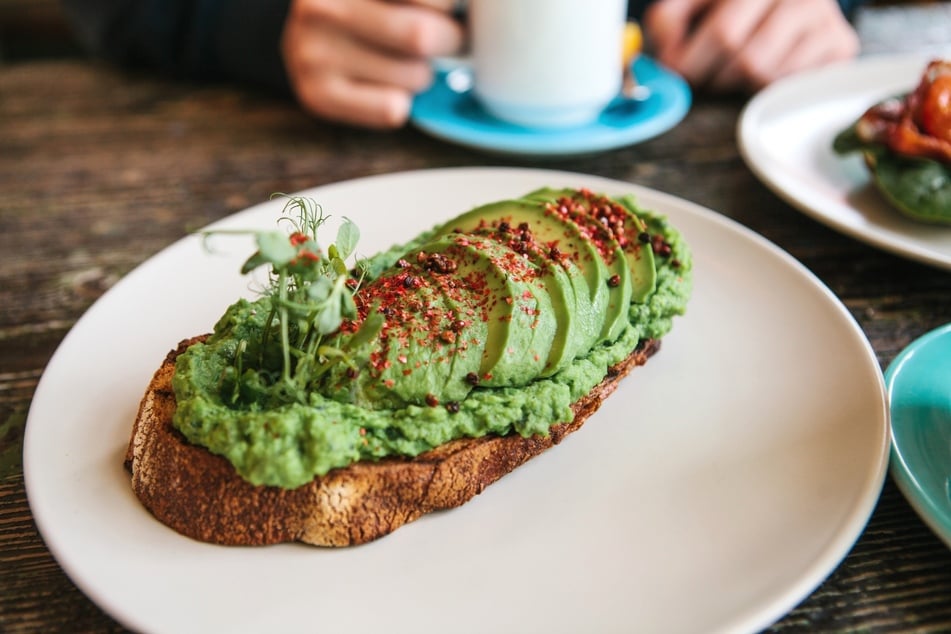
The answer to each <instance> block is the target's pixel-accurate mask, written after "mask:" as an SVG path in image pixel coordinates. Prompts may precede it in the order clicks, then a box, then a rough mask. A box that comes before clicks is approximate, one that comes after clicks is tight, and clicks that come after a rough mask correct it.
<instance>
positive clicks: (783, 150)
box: [738, 55, 951, 269]
mask: <svg viewBox="0 0 951 634" xmlns="http://www.w3.org/2000/svg"><path fill="white" fill-rule="evenodd" d="M927 63H928V58H927V57H922V56H921V55H903V56H872V57H865V58H859V59H858V60H856V61H853V62H848V63H844V64H837V65H833V66H828V67H826V68H823V69H820V70H817V71H811V72H807V73H803V74H800V75H795V76H793V77H790V78H788V79H784V80H782V81H779V82H776V83H775V84H773V85H771V86H770V87H769V88H767V89H765V90H764V91H762V92H760V93H759V94H757V95H756V96H755V97H754V98H753V99H752V100H751V101H750V103H749V104H748V105H747V107H746V108H745V109H744V111H743V114H742V115H741V117H740V123H739V128H738V138H739V146H740V151H741V152H742V154H743V157H744V159H745V160H746V163H747V165H749V167H750V169H751V170H752V171H753V172H754V173H755V174H756V175H757V176H758V177H759V178H760V180H762V181H763V182H764V183H765V184H766V185H767V186H768V187H770V188H771V189H772V190H773V191H774V192H776V193H777V194H778V195H779V196H781V197H782V198H784V199H785V200H786V201H788V202H789V203H790V204H791V205H793V206H795V207H797V208H799V209H800V210H802V211H804V212H805V213H806V214H808V215H810V216H812V217H813V218H815V219H816V220H818V221H820V222H823V223H825V224H827V225H828V226H830V227H832V228H833V229H836V230H838V231H841V232H842V233H844V234H846V235H849V236H852V237H853V238H856V239H858V240H861V241H864V242H866V243H867V244H870V245H872V246H875V247H878V248H880V249H883V250H886V251H890V252H892V253H895V254H897V255H901V256H903V257H906V258H910V259H913V260H917V261H919V262H924V263H926V264H930V265H932V266H936V267H941V268H947V269H951V227H941V226H933V225H926V224H921V223H916V222H913V221H911V220H908V219H906V218H905V217H904V216H902V215H901V214H899V213H898V212H897V211H895V210H894V209H893V208H891V207H890V206H889V205H888V204H887V203H886V202H885V201H884V199H883V198H882V197H881V196H880V195H879V193H878V191H877V190H875V188H874V186H873V185H872V184H871V182H870V181H871V178H870V176H869V174H868V171H867V170H866V169H865V165H864V164H863V162H862V159H861V157H860V156H859V155H857V154H856V155H851V156H846V157H842V156H839V155H837V154H835V153H834V152H833V151H832V140H833V139H834V138H835V135H836V134H838V133H839V132H840V131H841V130H843V129H845V128H847V127H848V126H849V125H851V124H852V123H853V122H854V121H855V120H856V119H857V118H858V117H859V116H860V115H861V114H862V113H863V112H865V110H866V109H868V107H869V106H871V105H873V104H874V103H876V102H878V101H881V100H882V99H884V98H886V97H889V96H892V95H896V94H901V93H903V92H907V91H909V90H911V89H913V88H914V87H915V85H917V83H918V80H919V78H920V77H921V73H922V71H923V70H924V68H925V66H926V65H927Z"/></svg>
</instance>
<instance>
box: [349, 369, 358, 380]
mask: <svg viewBox="0 0 951 634" xmlns="http://www.w3.org/2000/svg"><path fill="white" fill-rule="evenodd" d="M359 374H360V370H358V369H356V368H347V378H348V379H350V380H351V381H352V380H353V379H355V378H357V376H359Z"/></svg>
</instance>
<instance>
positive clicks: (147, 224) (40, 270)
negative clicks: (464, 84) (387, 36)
mask: <svg viewBox="0 0 951 634" xmlns="http://www.w3.org/2000/svg"><path fill="white" fill-rule="evenodd" d="M742 105H743V101H742V100H740V99H730V98H724V99H708V98H704V99H700V100H699V101H698V102H697V103H696V104H695V107H694V108H693V110H692V111H691V112H690V114H689V115H688V116H687V118H686V120H685V121H684V122H683V124H682V125H680V126H678V127H677V128H675V129H674V130H672V131H670V132H669V133H667V134H665V135H663V136H661V137H659V138H657V139H654V140H652V141H650V142H647V143H644V144H641V145H637V146H635V147H630V148H625V149H620V150H617V151H612V152H608V153H604V154H600V155H597V156H589V157H582V158H573V159H570V160H558V161H551V162H548V163H545V164H544V166H548V167H551V168H557V169H567V170H571V171H578V172H586V173H591V174H597V175H600V176H605V177H610V178H614V179H619V180H623V181H629V182H632V183H637V184H640V185H645V186H648V187H652V188H656V189H659V190H662V191H667V192H671V193H675V194H677V195H679V196H681V197H684V198H687V199H689V200H692V201H694V202H697V203H699V204H701V205H704V206H706V207H709V208H711V209H715V210H718V211H719V212H721V213H723V214H724V215H726V216H729V217H730V218H733V219H735V220H737V221H739V222H740V223H742V224H744V225H746V226H748V227H750V228H752V229H753V230H755V231H757V232H759V233H761V234H762V235H764V236H765V237H766V238H768V239H769V240H771V241H773V242H775V243H776V244H778V245H779V246H780V247H782V248H783V249H785V250H787V251H788V252H789V253H791V254H792V255H793V256H794V257H795V258H797V259H798V260H800V261H801V262H802V263H804V264H805V265H806V266H807V267H808V268H809V269H810V270H811V271H813V272H814V273H815V274H816V275H817V276H818V277H819V278H820V279H821V280H822V281H824V282H825V283H826V284H827V285H828V286H829V287H830V288H831V289H832V290H833V291H834V292H835V293H836V294H837V295H838V296H839V297H840V298H841V299H842V301H843V302H844V303H845V305H846V306H847V307H848V309H849V310H850V311H851V313H852V314H853V315H854V317H855V318H856V319H857V320H858V322H859V324H860V325H861V327H862V328H863V329H864V331H865V333H866V334H867V336H868V338H869V339H870V341H871V343H872V346H873V347H874V350H875V352H876V354H877V356H878V360H879V362H880V364H881V366H882V367H883V368H884V367H885V366H886V365H887V364H888V363H889V362H890V361H891V360H892V359H893V358H894V357H895V356H896V354H897V353H898V352H899V351H900V350H901V349H902V348H903V347H904V346H906V345H907V344H909V343H910V342H911V341H912V340H913V339H914V338H916V337H917V336H919V335H921V334H923V333H925V332H926V331H928V330H930V329H932V328H935V327H937V326H939V325H942V324H944V323H947V322H951V292H949V288H951V273H949V272H947V271H942V270H937V269H934V268H928V267H926V266H923V265H920V264H916V263H914V262H911V261H908V260H905V259H901V258H899V257H896V256H893V255H889V254H887V253H884V252H882V251H879V250H876V249H874V248H871V247H869V246H866V245H864V244H862V243H860V242H857V241H855V240H852V239H850V238H847V237H844V236H843V235H840V234H838V233H836V232H834V231H832V230H830V229H827V228H826V227H825V226H823V225H820V224H817V223H816V222H814V221H812V220H811V219H809V218H807V217H806V216H804V215H803V214H801V213H799V212H797V211H795V210H794V209H793V208H791V207H790V206H789V205H787V204H785V203H784V202H782V201H781V200H780V199H779V198H777V197H776V196H775V195H773V194H772V193H771V192H770V191H769V190H767V189H766V188H765V187H764V186H763V185H761V184H760V183H759V182H758V181H757V180H756V179H755V178H754V177H753V175H752V174H751V172H750V171H749V170H748V169H747V167H746V166H745V164H744V163H743V161H742V160H741V158H740V156H739V154H738V151H737V147H736V143H735V140H734V129H735V124H736V122H737V117H738V115H739V113H740V109H741V107H742ZM484 164H495V165H512V166H518V165H533V166H537V165H538V163H537V162H531V161H523V160H518V159H503V158H499V157H491V156H487V155H484V154H479V153H476V152H473V151H469V150H467V149H463V148H460V147H456V146H453V145H449V144H446V143H442V142H440V141H437V140H434V139H431V138H429V137H427V136H425V135H423V134H421V133H419V132H417V131H416V130H414V129H412V128H407V129H403V130H400V131H397V132H392V133H379V132H368V131H361V130H354V129H349V128H345V127H337V126H333V125H326V124H323V123H319V122H316V121H313V120H311V119H308V118H307V117H306V116H304V115H303V114H302V113H301V112H299V111H298V110H297V108H296V107H295V106H294V105H293V104H292V103H288V102H284V101H281V100H276V99H274V98H271V97H267V96H262V95H254V94H248V93H245V92H240V91H237V90H234V89H231V88H228V87H198V86H191V85H187V84H181V83H173V82H170V81H163V80H160V79H156V78H151V77H147V76H142V75H135V74H123V73H120V72H117V71H115V70H112V69H109V68H105V67H97V66H95V65H90V64H87V63H84V62H81V61H53V62H30V63H19V64H14V65H10V66H7V67H6V68H0V631H5V632H52V631H82V632H112V631H122V628H121V626H119V625H118V624H117V623H115V622H114V621H113V620H112V619H110V618H109V617H108V616H107V615H105V614H104V613H103V612H101V611H100V610H99V609H98V608H97V607H96V606H95V605H94V604H93V603H92V602H91V601H90V600H88V599H87V598H86V597H85V596H84V595H83V594H82V593H80V592H79V590H77V589H76V587H75V586H74V585H73V584H72V583H71V582H70V580H69V579H68V578H67V577H66V575H65V574H64V573H63V572H62V570H61V569H60V568H59V566H58V565H57V563H56V562H55V561H54V559H53V558H52V556H51V555H50V553H49V552H48V550H47V549H46V548H45V546H44V544H43V541H42V540H41V538H40V536H39V534H38V533H37V530H36V528H35V526H34V523H33V520H32V518H31V515H30V510H29V507H28V505H27V500H26V495H25V491H24V481H23V473H22V468H21V465H20V451H21V438H22V433H23V426H24V423H25V419H26V414H27V411H28V409H29V407H30V400H31V397H32V395H33V392H34V389H35V387H36V384H37V381H38V379H39V378H40V375H41V374H42V372H43V369H44V367H45V365H46V364H47V362H48V360H49V358H50V356H51V354H52V353H53V351H54V350H55V349H56V347H57V345H58V344H59V343H60V341H61V340H62V339H63V337H64V335H65V334H66V333H67V332H68V331H69V329H70V327H71V326H72V325H73V324H74V323H75V322H76V320H77V319H78V318H79V317H80V316H81V315H82V314H83V312H84V311H85V310H86V309H87V308H88V307H89V306H90V305H91V304H92V303H93V302H94V301H95V300H96V299H97V298H98V297H99V296H100V295H102V294H103V293H104V292H105V291H106V290H108V289H109V287H110V286H112V285H113V284H114V283H115V282H116V281H117V280H119V279H120V278H121V277H122V276H123V275H125V274H126V273H128V272H129V271H131V270H132V269H133V268H135V267H136V266H137V265H138V264H140V263H141V262H143V261H144V260H146V259H147V258H148V257H150V256H151V255H153V254H155V253H156V252H157V251H159V250H160V249H161V248H163V247H164V246H166V245H168V244H170V243H171V242H173V241H175V240H177V239H178V238H180V237H181V236H183V235H184V234H186V233H187V232H188V231H189V230H191V229H193V228H195V227H198V226H201V225H204V224H206V223H208V222H210V221H213V220H215V219H218V218H221V217H223V216H226V215H228V214H230V213H232V212H235V211H238V210H240V209H242V208H245V207H246V206H249V205H251V204H254V203H257V202H259V201H262V200H263V199H265V198H266V197H267V196H268V194H269V193H271V192H275V191H296V190H300V189H304V188H307V187H312V186H316V185H321V184H324V183H330V182H334V181H340V180H345V179H350V178H355V177H361V176H367V175H370V174H379V173H385V172H393V171H402V170H409V169H419V168H431V167H444V166H468V165H484ZM130 581H131V580H130ZM853 629H859V630H863V631H899V630H906V631H919V632H920V631H934V632H937V631H951V551H949V550H948V549H947V548H946V547H945V546H944V545H943V544H942V543H941V542H940V541H939V540H938V539H937V538H936V537H935V536H934V535H933V534H932V533H931V532H930V531H929V530H928V529H927V528H926V527H925V525H924V524H923V523H922V521H921V520H920V519H919V518H918V516H917V515H916V514H915V513H914V512H913V511H912V509H911V508H910V507H909V505H908V504H907V503H906V501H905V499H904V498H903V497H902V495H901V494H900V493H899V492H898V490H897V488H896V487H895V486H894V484H893V483H892V482H891V480H890V479H889V480H888V481H887V482H886V484H885V487H884V490H883V491H882V495H881V498H880V500H879V502H878V505H877V507H876V509H875V511H874V514H873V515H872V517H871V520H870V522H869V524H868V527H867V529H866V530H865V532H864V534H863V535H862V536H861V538H860V539H859V541H858V543H857V544H856V545H855V547H854V548H853V550H852V551H851V553H850V554H849V556H848V557H847V558H846V559H845V560H844V561H843V562H842V564H841V565H840V566H839V567H838V568H837V569H836V570H835V572H834V573H833V574H832V575H831V577H830V578H829V579H828V580H826V581H825V582H824V583H823V584H822V585H821V587H819V588H818V589H817V590H816V591H815V592H814V593H813V594H812V595H811V596H810V597H808V598H807V599H806V600H805V601H804V602H803V603H802V604H801V605H800V606H799V607H797V608H796V609H795V610H794V611H793V612H792V613H790V614H789V615H787V616H786V617H785V618H784V619H782V620H781V621H780V622H779V623H777V624H776V625H775V626H774V631H809V632H812V631H819V630H822V631H828V630H853Z"/></svg>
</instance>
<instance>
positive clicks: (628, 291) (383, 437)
mask: <svg viewBox="0 0 951 634" xmlns="http://www.w3.org/2000/svg"><path fill="white" fill-rule="evenodd" d="M316 224H319V223H314V228H316ZM275 240H276V238H275V236H274V235H272V234H271V235H269V236H265V237H264V238H261V237H260V236H259V240H258V243H259V245H260V247H261V248H260V250H259V252H258V253H257V254H255V256H252V258H251V259H250V260H249V263H248V264H247V265H246V266H245V270H248V269H250V268H253V267H254V266H256V265H258V264H261V263H270V264H271V265H272V266H273V267H274V271H275V272H274V274H272V277H273V278H275V279H278V280H279V283H278V284H277V288H276V290H274V291H273V292H270V293H266V294H264V295H263V296H262V297H260V298H258V299H256V300H254V301H248V300H240V301H238V302H236V303H235V304H234V305H232V306H231V307H230V308H229V309H228V310H227V312H226V313H225V314H224V315H223V316H222V317H221V319H220V320H219V321H218V323H217V324H216V325H215V328H214V332H213V333H212V334H211V335H210V336H209V337H208V338H207V339H206V340H205V341H204V342H202V343H197V344H194V345H192V346H191V347H190V348H189V349H188V350H187V351H186V352H185V353H183V354H181V355H180V356H179V357H178V360H177V363H176V367H175V375H174V380H173V387H174V390H175V396H176V402H177V409H176V413H175V417H174V420H173V424H174V425H175V427H176V428H177V429H178V430H179V431H181V432H182V433H183V434H184V435H185V437H186V438H187V439H188V440H189V441H191V442H193V443H196V444H199V445H202V446H204V447H206V448H207V449H208V450H210V451H212V452H213V453H216V454H219V455H222V456H224V457H225V458H227V459H228V460H229V461H230V462H231V463H232V464H233V465H234V467H235V469H236V470H237V472H238V473H239V474H240V475H241V476H242V477H244V478H245V479H246V480H248V481H250V482H252V483H254V484H265V485H272V486H279V487H284V488H295V487H297V486H300V485H302V484H305V483H307V482H309V481H310V480H312V479H313V478H314V477H315V476H320V475H323V474H325V473H327V472H328V471H330V470H331V469H334V468H338V467H345V466H347V465H350V464H352V463H353V462H356V461H359V460H375V459H379V458H382V457H385V456H416V455H418V454H420V453H423V452H425V451H427V450H429V449H432V448H433V447H436V446H438V445H441V444H444V443H446V442H448V441H450V440H453V439H456V438H461V437H479V436H483V435H486V434H499V435H505V434H511V433H518V434H521V435H522V436H531V435H538V434H541V435H545V434H547V433H548V431H549V428H550V427H551V426H552V425H554V424H557V423H560V422H566V421H568V420H570V419H571V418H572V412H571V409H570V406H571V404H572V403H574V402H575V401H577V400H578V399H579V398H581V397H582V396H584V395H585V394H586V393H588V392H589V391H590V390H591V389H592V388H594V387H595V386H596V385H597V384H598V383H600V382H601V381H602V380H603V379H604V377H605V376H606V374H607V372H608V369H609V368H610V367H611V366H613V365H615V364H617V363H619V362H620V361H622V360H623V359H625V358H626V357H627V356H628V355H629V354H630V353H631V352H632V351H633V350H634V349H635V348H636V347H637V345H638V343H639V342H640V341H642V340H644V339H649V338H660V337H661V336H663V335H664V334H665V333H666V332H667V331H668V330H669V329H670V327H671V322H672V319H673V317H674V316H675V315H679V314H682V313H683V312H684V310H685V307H686V303H687V300H688V297H689V295H690V290H691V277H690V272H691V259H690V253H689V251H688V249H687V246H686V245H685V244H684V242H683V240H682V238H681V236H680V234H679V233H677V231H676V230H675V229H674V228H673V227H671V226H670V225H669V224H668V223H667V221H666V219H665V218H663V217H660V216H658V215H656V214H653V213H650V212H646V211H644V210H640V209H638V208H637V207H636V205H635V203H634V201H633V200H632V199H630V198H620V199H610V198H607V197H605V196H601V195H598V194H594V193H592V192H589V191H587V190H549V189H545V190H539V191H537V192H532V193H530V194H528V195H526V196H525V197H523V198H521V199H518V200H512V201H500V202H498V203H493V204H492V205H486V206H484V207H480V208H477V209H474V210H472V211H470V212H468V213H466V214H463V215H462V216H460V217H458V218H455V219H453V220H452V221H450V222H448V223H446V224H444V225H441V226H438V227H436V228H434V229H433V230H431V231H428V232H426V233H425V234H423V235H421V236H419V237H417V238H416V239H414V240H413V241H411V242H410V243H408V244H406V245H401V246H396V247H393V248H391V249H390V250H388V251H386V252H384V253H381V254H378V255H376V256H374V257H373V258H370V259H369V260H368V261H366V262H364V263H362V265H361V267H360V272H361V273H360V275H359V276H358V275H354V274H355V273H356V272H357V271H356V270H350V271H346V270H345V269H342V268H341V267H340V266H339V264H338V265H336V266H335V267H329V268H328V267H327V266H325V267H324V269H320V270H322V271H325V272H326V271H328V270H329V271H330V276H329V278H328V277H326V276H324V275H315V274H311V273H310V271H311V269H309V268H305V267H308V266H311V265H312V264H313V263H316V262H321V261H322V262H325V263H326V262H328V261H332V260H333V259H334V258H336V257H337V256H339V251H340V249H338V248H337V247H338V246H339V244H340V243H341V242H350V241H351V237H350V234H349V233H348V234H347V235H346V236H344V238H343V239H341V236H340V235H338V243H337V245H334V246H331V248H330V249H328V253H327V254H326V255H325V254H323V252H321V251H320V250H319V249H318V248H317V247H316V237H315V236H313V235H310V236H308V235H306V232H301V231H297V232H294V233H293V234H291V235H290V236H289V238H283V241H284V242H288V243H289V244H290V245H291V246H292V247H293V249H291V250H288V249H286V248H285V247H284V244H283V243H282V241H281V240H277V242H274V241H275ZM269 241H271V242H269ZM275 244H276V245H277V246H274V245H275ZM269 245H270V246H269ZM344 251H345V252H350V251H352V245H348V246H347V247H346V248H345V249H344ZM275 252H277V253H279V254H281V255H280V257H276V258H275V257H273V255H274V253H275ZM344 256H345V253H344ZM313 266H316V264H313ZM295 280H296V286H295ZM344 288H346V289H352V290H353V293H352V295H351V294H350V293H349V292H343V289H344ZM295 292H296V293H297V294H296V295H295V294H294V293H295ZM301 297H304V298H305V299H307V298H309V300H310V301H311V302H312V306H319V307H320V309H319V310H318V309H317V308H308V306H311V304H308V303H307V302H303V301H302V300H301V299H300V298H301ZM328 306H332V308H333V309H332V310H329V309H328ZM328 315H329V316H328ZM295 342H296V343H295ZM300 377H304V378H303V379H302V380H296V379H298V378H300Z"/></svg>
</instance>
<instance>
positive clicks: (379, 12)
mask: <svg viewBox="0 0 951 634" xmlns="http://www.w3.org/2000/svg"><path fill="white" fill-rule="evenodd" d="M453 4H454V3H453V1H452V0H292V1H291V5H290V9H289V12H288V15H287V20H286V21H285V23H284V32H283V34H282V37H281V54H282V56H283V59H284V65H285V68H286V70H287V75H288V78H289V80H290V85H291V89H292V90H293V91H294V94H295V95H296V97H297V100H298V101H299V102H300V104H301V105H302V106H303V107H304V109H305V110H307V111H308V112H310V113H311V114H314V115H317V116H318V117H322V118H325V119H330V120H334V121H339V122H344V123H349V124H353V125H360V126H367V127H373V128H394V127H398V126H401V125H403V123H405V122H406V120H407V118H408V117H409V111H410V105H411V103H412V99H413V95H414V94H415V93H417V92H419V91H421V90H423V89H425V88H426V87H427V86H429V84H430V83H431V82H432V69H431V66H430V58H431V57H433V56H439V55H451V54H454V53H457V52H458V51H459V50H460V49H461V47H462V43H463V39H464V32H463V28H462V26H461V25H460V24H459V23H458V22H457V21H456V20H453V19H452V17H451V15H450V11H451V9H452V6H453Z"/></svg>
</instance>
